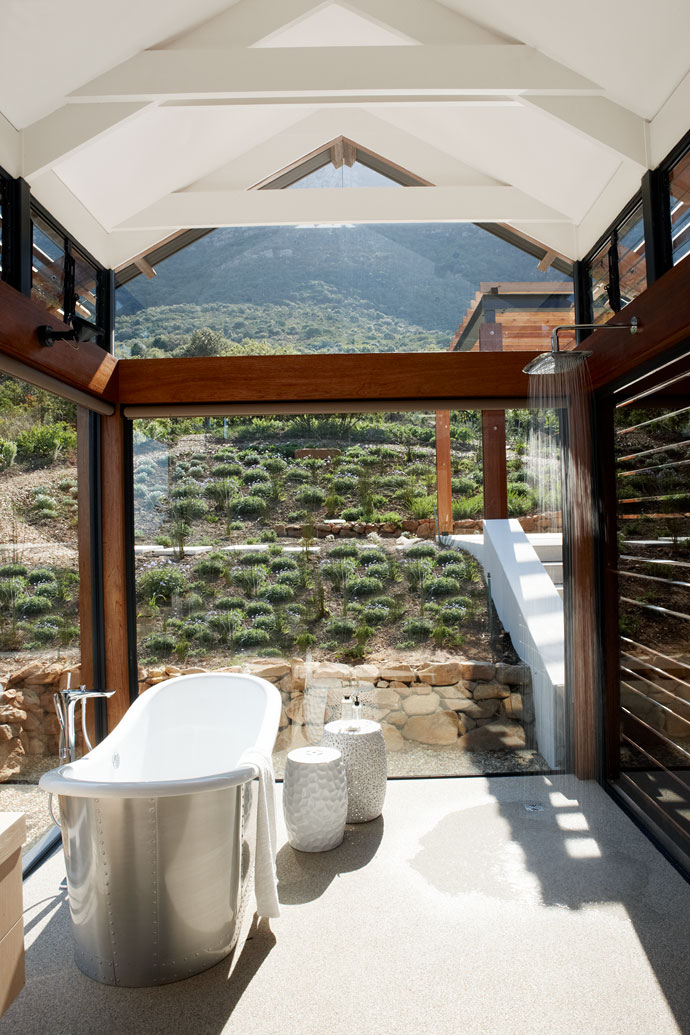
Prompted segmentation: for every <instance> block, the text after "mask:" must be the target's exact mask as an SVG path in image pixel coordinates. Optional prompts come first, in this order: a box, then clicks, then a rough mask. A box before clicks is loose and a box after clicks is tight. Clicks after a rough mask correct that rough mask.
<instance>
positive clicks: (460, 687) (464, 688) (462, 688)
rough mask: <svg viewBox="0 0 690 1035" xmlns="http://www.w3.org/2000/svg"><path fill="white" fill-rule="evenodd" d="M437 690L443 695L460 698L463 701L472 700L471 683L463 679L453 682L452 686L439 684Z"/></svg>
mask: <svg viewBox="0 0 690 1035" xmlns="http://www.w3.org/2000/svg"><path fill="white" fill-rule="evenodd" d="M436 690H437V692H438V693H439V694H440V695H441V697H452V698H458V699H459V700H463V701H471V700H472V691H471V690H470V688H469V684H468V683H465V682H464V680H461V681H460V682H459V683H453V685H452V686H437V687H436Z"/></svg>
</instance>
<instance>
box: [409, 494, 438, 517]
mask: <svg viewBox="0 0 690 1035" xmlns="http://www.w3.org/2000/svg"><path fill="white" fill-rule="evenodd" d="M407 502H408V506H409V509H410V514H411V515H412V517H413V518H414V519H415V521H427V520H428V519H429V518H432V517H433V516H434V506H435V504H436V497H435V496H431V495H429V496H412V497H410V499H409V500H408V501H407Z"/></svg>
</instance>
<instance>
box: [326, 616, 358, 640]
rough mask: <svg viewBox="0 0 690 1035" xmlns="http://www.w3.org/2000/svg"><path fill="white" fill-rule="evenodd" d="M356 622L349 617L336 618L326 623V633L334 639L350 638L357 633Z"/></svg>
mask: <svg viewBox="0 0 690 1035" xmlns="http://www.w3.org/2000/svg"><path fill="white" fill-rule="evenodd" d="M355 628H356V626H355V623H354V622H351V621H350V620H349V618H334V619H333V620H332V621H330V622H328V624H327V625H326V633H327V635H328V636H331V637H332V638H333V639H334V640H341V641H343V640H350V639H352V637H353V636H354V635H355Z"/></svg>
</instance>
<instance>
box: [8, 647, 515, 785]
mask: <svg viewBox="0 0 690 1035" xmlns="http://www.w3.org/2000/svg"><path fill="white" fill-rule="evenodd" d="M205 671H209V670H208V669H204V668H197V667H191V666H185V667H181V666H180V667H178V666H175V665H159V666H150V667H148V668H142V669H140V672H139V692H140V693H144V692H145V691H146V690H148V689H149V688H150V687H151V686H155V685H156V684H157V683H160V682H162V681H163V680H165V679H170V677H171V676H175V675H187V674H192V673H195V672H205ZM213 671H220V672H250V673H253V674H255V675H259V676H262V677H263V678H264V679H267V680H269V682H271V683H274V684H275V686H276V687H277V688H278V689H279V691H280V694H281V698H282V702H283V707H282V711H281V718H280V732H279V736H278V740H277V742H276V750H278V751H279V750H285V749H288V748H293V747H300V746H303V745H305V744H307V743H310V742H318V740H319V739H320V736H321V733H320V730H321V726H322V725H323V723H324V722H329V721H331V720H332V719H336V718H339V717H340V702H341V699H342V696H343V693H348V692H349V693H351V694H354V693H357V694H359V696H360V698H361V701H362V706H363V717H364V718H370V719H374V720H376V721H377V722H380V723H381V726H382V728H383V731H384V736H385V738H386V746H387V749H388V750H389V751H400V750H403V749H404V748H405V745H406V743H411V744H412V743H417V744H428V745H445V746H448V745H457V747H458V749H460V750H467V751H488V750H497V749H505V748H508V749H518V748H524V747H529V746H531V745H532V744H533V739H534V738H533V723H534V711H533V707H532V688H531V681H530V673H529V669H528V668H527V667H526V666H524V665H504V664H497V665H495V664H493V663H491V662H484V661H467V660H464V659H460V658H459V659H457V660H452V661H445V662H436V661H429V662H427V663H424V664H420V665H417V666H415V667H414V668H412V667H411V666H409V665H405V664H398V663H391V664H386V663H385V662H384V663H379V664H362V665H354V666H350V665H342V664H336V663H332V662H313V663H311V664H309V665H307V664H306V663H305V661H304V660H303V659H302V658H291V659H290V660H281V659H275V658H265V659H260V658H259V659H256V658H253V659H251V660H249V659H248V660H247V661H246V662H244V663H243V664H241V665H239V664H238V665H230V666H227V667H225V668H221V669H213ZM68 677H69V678H70V679H71V685H72V686H79V684H80V681H81V671H80V668H79V666H78V665H75V664H73V663H72V664H69V663H67V662H64V661H62V662H61V661H56V662H53V663H52V664H46V663H45V662H40V661H30V662H28V663H26V664H24V665H22V666H21V667H18V668H15V669H11V670H8V671H5V672H0V683H1V684H2V685H3V686H4V687H5V689H4V691H3V692H1V693H0V783H1V782H4V781H7V780H11V779H12V778H13V777H16V776H17V775H18V774H19V773H20V772H21V769H22V763H23V761H24V760H25V759H27V757H32V756H33V757H35V756H55V755H57V753H58V744H59V726H58V720H57V716H56V715H55V708H54V705H53V693H54V692H55V691H56V690H58V689H64V688H65V687H66V686H67V679H68Z"/></svg>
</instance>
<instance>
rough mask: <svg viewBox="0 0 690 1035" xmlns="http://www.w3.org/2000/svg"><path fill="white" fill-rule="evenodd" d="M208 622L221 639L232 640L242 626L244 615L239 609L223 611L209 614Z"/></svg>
mask: <svg viewBox="0 0 690 1035" xmlns="http://www.w3.org/2000/svg"><path fill="white" fill-rule="evenodd" d="M207 624H208V626H209V628H210V629H213V631H214V633H216V635H217V636H218V637H219V638H220V639H221V640H223V641H228V640H232V638H233V637H234V635H235V633H236V632H237V631H238V629H241V628H242V615H241V613H240V612H239V611H222V612H221V613H220V614H211V615H209V616H208V619H207Z"/></svg>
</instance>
